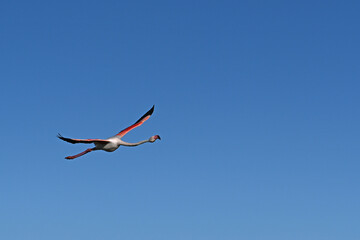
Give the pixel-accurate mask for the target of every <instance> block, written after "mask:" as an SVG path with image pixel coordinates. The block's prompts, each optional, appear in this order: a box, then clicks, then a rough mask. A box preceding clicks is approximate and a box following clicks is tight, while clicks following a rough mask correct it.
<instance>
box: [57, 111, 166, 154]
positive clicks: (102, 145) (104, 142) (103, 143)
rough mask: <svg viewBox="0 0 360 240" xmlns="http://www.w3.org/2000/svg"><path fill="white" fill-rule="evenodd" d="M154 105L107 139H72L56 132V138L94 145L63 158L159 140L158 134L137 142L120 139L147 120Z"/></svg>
mask: <svg viewBox="0 0 360 240" xmlns="http://www.w3.org/2000/svg"><path fill="white" fill-rule="evenodd" d="M154 107H155V105H154V106H153V107H152V108H151V109H150V110H149V111H148V112H147V113H145V114H144V115H143V116H142V117H141V118H140V119H139V120H137V121H136V123H134V124H133V125H131V126H130V127H127V128H125V129H124V130H122V131H121V132H119V133H118V134H116V135H115V136H113V137H109V138H107V139H74V138H66V137H63V136H61V135H60V134H58V136H57V137H58V138H60V139H61V140H63V141H66V142H69V143H72V144H75V143H86V144H90V143H94V144H95V147H94V148H88V149H86V150H85V151H83V152H81V153H79V154H76V155H74V156H68V157H65V159H68V160H71V159H75V158H78V157H81V156H82V155H85V154H87V153H89V152H92V151H96V150H104V151H107V152H113V151H115V150H116V149H118V148H119V147H120V146H128V147H134V146H138V145H140V144H143V143H147V142H151V143H153V142H155V141H156V140H157V139H159V140H161V138H160V136H159V135H154V136H151V137H150V138H149V139H146V140H143V141H140V142H137V143H128V142H124V141H123V140H121V138H122V137H124V136H125V135H126V134H127V133H128V132H130V131H131V130H133V129H134V128H136V127H139V126H141V125H142V124H143V123H144V122H145V121H146V120H148V119H149V118H150V116H151V114H152V113H153V112H154Z"/></svg>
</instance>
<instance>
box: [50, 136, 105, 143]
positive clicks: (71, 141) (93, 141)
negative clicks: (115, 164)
mask: <svg viewBox="0 0 360 240" xmlns="http://www.w3.org/2000/svg"><path fill="white" fill-rule="evenodd" d="M57 137H58V138H60V139H61V140H63V141H65V142H69V143H72V144H75V143H95V142H103V143H108V142H109V141H108V140H104V139H74V138H66V137H63V136H61V135H60V134H58V136H57Z"/></svg>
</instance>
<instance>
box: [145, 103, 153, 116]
mask: <svg viewBox="0 0 360 240" xmlns="http://www.w3.org/2000/svg"><path fill="white" fill-rule="evenodd" d="M154 109H155V105H153V106H152V108H151V109H150V110H149V111H148V112H147V114H146V115H148V114H149V115H151V114H152V113H153V112H154Z"/></svg>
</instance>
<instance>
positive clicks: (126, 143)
mask: <svg viewBox="0 0 360 240" xmlns="http://www.w3.org/2000/svg"><path fill="white" fill-rule="evenodd" d="M147 142H150V139H147V140H143V141H140V142H137V143H128V142H123V144H122V145H124V146H128V147H135V146H139V145H140V144H143V143H147Z"/></svg>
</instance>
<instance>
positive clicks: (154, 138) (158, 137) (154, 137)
mask: <svg viewBox="0 0 360 240" xmlns="http://www.w3.org/2000/svg"><path fill="white" fill-rule="evenodd" d="M156 139H159V140H161V138H160V136H159V135H155V136H152V137H151V138H150V142H155V141H156Z"/></svg>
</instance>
